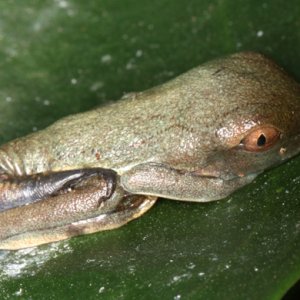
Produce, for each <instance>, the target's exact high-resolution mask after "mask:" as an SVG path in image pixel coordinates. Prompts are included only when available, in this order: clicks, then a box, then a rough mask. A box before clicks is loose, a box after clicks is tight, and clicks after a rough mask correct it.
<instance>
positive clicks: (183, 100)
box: [0, 52, 300, 249]
mask: <svg viewBox="0 0 300 300" xmlns="http://www.w3.org/2000/svg"><path fill="white" fill-rule="evenodd" d="M299 152H300V85H299V84H298V83H297V82H296V81H294V80H293V79H292V78H291V77H289V76H288V75H287V74H286V73H285V72H284V71H283V70H282V69H281V68H280V67H278V66H277V65H276V64H275V63H274V62H272V61H271V60H269V59H267V58H266V57H264V56H263V55H260V54H257V53H253V52H243V53H237V54H234V55H231V56H228V57H225V58H221V59H216V60H213V61H211V62H208V63H206V64H203V65H201V66H199V67H197V68H194V69H192V70H190V71H188V72H187V73H185V74H183V75H180V76H178V77H177V78H175V79H173V80H171V81H169V82H167V83H165V84H163V85H160V86H158V87H155V88H152V89H150V90H147V91H144V92H140V93H132V94H128V95H126V96H125V97H124V99H122V100H120V101H118V102H116V103H114V104H111V105H107V106H104V107H100V108H96V109H94V110H92V111H88V112H85V113H80V114H76V115H72V116H69V117H66V118H63V119H61V120H59V121H57V122H56V123H54V124H53V125H51V126H49V127H48V128H46V129H44V130H41V131H39V132H36V133H33V134H30V135H28V136H25V137H22V138H19V139H16V140H13V141H11V142H9V143H7V144H5V145H3V146H2V147H1V148H0V209H1V212H0V249H19V248H24V247H30V246H35V245H39V244H43V243H49V242H53V241H58V240H63V239H66V238H69V237H71V236H75V235H79V234H86V233H92V232H96V231H101V230H106V229H112V228H116V227H119V226H121V225H123V224H125V223H127V222H128V221H130V220H132V219H134V218H137V217H139V216H140V215H142V214H143V213H145V212H146V211H147V210H148V209H149V208H150V207H151V206H152V205H153V204H154V203H155V201H156V199H157V198H158V197H164V198H169V199H175V200H183V201H195V202H207V201H213V200H218V199H222V198H224V197H226V196H227V195H229V194H230V193H232V192H233V191H235V190H236V189H238V188H240V187H242V186H244V185H245V184H248V183H250V182H251V181H252V180H253V179H254V178H255V177H256V176H257V175H258V174H260V173H261V172H263V171H264V170H265V169H268V168H270V167H272V166H274V165H277V164H279V163H281V162H283V161H285V160H286V159H289V158H290V157H292V156H294V155H296V154H297V153H299Z"/></svg>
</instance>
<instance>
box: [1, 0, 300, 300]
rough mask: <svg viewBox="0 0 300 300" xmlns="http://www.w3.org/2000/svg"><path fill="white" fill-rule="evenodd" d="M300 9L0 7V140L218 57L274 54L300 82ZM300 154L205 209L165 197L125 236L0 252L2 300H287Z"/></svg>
mask: <svg viewBox="0 0 300 300" xmlns="http://www.w3.org/2000/svg"><path fill="white" fill-rule="evenodd" d="M299 15H300V6H299V5H298V1H296V0H291V1H289V2H286V1H281V0H275V1H273V0H272V1H271V0H267V1H263V2H261V1H258V0H256V1H248V2H246V1H242V0H237V1H230V0H222V1H221V0H213V1H209V0H202V1H197V0H190V1H179V0H176V1H174V0H173V1H171V0H152V1H138V0H124V1H117V0H102V1H96V0H90V1H79V0H51V1H50V0H44V1H42V0H24V1H17V0H14V1H13V0H11V1H2V2H1V3H0V140H1V142H5V141H8V140H10V139H12V138H15V137H18V136H21V135H24V134H27V133H29V132H32V131H35V130H37V129H41V128H43V127H45V126H46V125H48V124H50V123H52V122H53V121H55V120H57V119H58V118H60V117H62V116H64V115H67V114H71V113H75V112H79V111H84V110H87V109H90V108H92V107H94V106H95V105H99V104H103V103H104V102H105V101H107V100H111V99H112V100H115V99H118V98H120V97H121V96H122V94H123V93H125V92H131V91H139V90H144V89H146V88H149V87H152V86H154V85H157V84H159V83H163V82H165V81H167V80H168V79H170V78H173V77H174V76H176V75H177V74H180V73H182V72H184V71H186V70H188V69H190V68H191V67H194V66H197V65H199V64H200V63H202V62H204V61H207V60H209V59H211V58H213V57H218V56H222V55H225V54H227V53H231V52H236V51H241V50H256V51H260V52H263V53H265V54H268V55H269V56H271V57H273V58H274V59H275V60H276V61H277V62H278V63H280V64H281V65H282V66H284V67H285V68H286V69H287V70H288V71H289V72H290V73H292V74H294V76H295V77H296V78H298V80H299V79H300V68H299V65H300V56H299V48H300V23H299ZM299 170H300V157H299V156H298V157H297V158H295V159H293V160H292V161H290V162H288V163H286V164H284V165H282V166H280V167H278V168H276V169H273V170H271V171H269V172H267V173H265V174H264V175H262V176H260V177H259V178H258V179H257V180H256V181H255V182H254V183H253V184H251V185H249V186H247V187H245V188H243V189H242V190H239V191H237V192H236V193H235V194H233V195H232V196H231V197H229V198H227V199H225V200H222V201H218V202H214V203H209V204H195V203H182V202H176V201H167V200H164V199H161V200H160V201H159V203H158V204H157V205H156V206H155V207H154V208H152V209H151V211H150V212H149V213H147V214H146V215H144V216H143V217H141V218H140V219H138V220H136V221H133V222H131V223H130V224H128V225H127V226H124V227H122V228H120V229H118V230H114V231H109V232H102V233H98V234H93V235H89V236H84V237H79V238H74V239H72V240H69V241H65V242H62V243H58V244H51V245H44V246H41V247H38V248H34V249H27V250H22V251H17V252H5V251H2V252H0V266H1V271H0V287H1V297H2V298H3V299H14V298H21V299H60V298H61V299H82V298H84V299H97V298H101V299H280V298H281V297H282V295H283V294H284V293H285V292H286V291H287V290H288V289H289V288H290V287H291V285H293V283H294V282H296V281H297V280H298V279H299V278H300V252H299V249H300V219H299V209H300V174H299Z"/></svg>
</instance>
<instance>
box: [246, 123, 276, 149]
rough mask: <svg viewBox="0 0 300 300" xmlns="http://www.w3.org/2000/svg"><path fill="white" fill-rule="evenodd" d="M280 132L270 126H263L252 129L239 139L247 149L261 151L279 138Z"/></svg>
mask: <svg viewBox="0 0 300 300" xmlns="http://www.w3.org/2000/svg"><path fill="white" fill-rule="evenodd" d="M280 136H281V132H280V131H279V130H278V129H277V128H275V127H272V126H263V127H259V128H256V129H254V130H252V131H251V132H250V133H249V134H248V135H246V137H244V138H243V139H242V141H241V145H242V146H243V148H244V149H245V150H247V151H251V152H261V151H266V150H268V149H270V148H271V147H272V146H274V145H275V144H276V142H277V141H278V140H279V139H280Z"/></svg>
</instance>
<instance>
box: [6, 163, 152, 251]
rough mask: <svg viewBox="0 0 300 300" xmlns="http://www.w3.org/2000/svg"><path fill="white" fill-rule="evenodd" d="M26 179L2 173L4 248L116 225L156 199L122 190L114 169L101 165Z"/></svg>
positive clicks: (150, 204)
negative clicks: (9, 178) (14, 177)
mask: <svg viewBox="0 0 300 300" xmlns="http://www.w3.org/2000/svg"><path fill="white" fill-rule="evenodd" d="M22 179H23V180H21V179H20V178H19V179H15V180H14V181H12V179H11V180H9V181H8V178H7V179H6V181H5V179H4V178H3V177H2V182H1V192H2V194H0V197H1V198H0V201H1V203H2V212H0V249H9V250H13V249H20V248H26V247H31V246H36V245H40V244H44V243H50V242H54V241H59V240H63V239H67V238H70V237H72V236H76V235H82V234H88V233H93V232H97V231H101V230H108V229H113V228H117V227H119V226H121V225H124V224H125V223H127V222H128V221H130V220H132V219H135V218H137V217H138V216H140V215H141V214H143V213H144V212H145V211H147V210H148V209H149V208H150V207H151V206H152V205H153V204H154V203H155V200H156V198H155V197H149V196H147V197H146V196H138V195H130V194H124V191H123V190H122V189H120V188H118V177H117V175H116V173H115V172H114V171H112V170H106V169H100V168H98V169H82V170H74V171H65V172H59V173H52V174H48V175H44V176H41V175H34V176H26V177H25V178H22ZM10 195H11V199H12V201H11V203H9V201H8V200H9V196H10ZM3 200H5V201H3Z"/></svg>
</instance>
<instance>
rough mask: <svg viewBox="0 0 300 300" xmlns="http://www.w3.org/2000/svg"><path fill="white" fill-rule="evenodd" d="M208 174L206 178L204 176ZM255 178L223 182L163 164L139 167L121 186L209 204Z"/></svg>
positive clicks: (198, 171)
mask: <svg viewBox="0 0 300 300" xmlns="http://www.w3.org/2000/svg"><path fill="white" fill-rule="evenodd" d="M205 173H206V174H205ZM255 176H256V174H249V175H246V176H242V177H239V176H235V177H234V176H232V178H228V179H227V178H223V177H222V176H218V175H217V174H215V173H212V174H207V172H206V171H204V169H202V170H196V171H193V172H191V171H186V170H178V169H174V168H172V167H169V166H167V165H165V164H160V163H144V164H139V165H136V166H135V167H133V168H132V169H130V170H129V171H127V172H125V173H124V174H122V176H121V179H120V184H121V186H122V187H123V188H124V189H125V190H126V191H128V192H130V193H133V194H140V195H153V196H157V197H164V198H168V199H175V200H182V201H196V202H207V201H213V200H219V199H222V198H224V197H226V196H228V195H229V194H231V193H232V192H233V191H235V190H236V189H237V188H238V187H240V186H243V185H245V184H247V183H250V182H251V181H252V180H253V179H254V178H255Z"/></svg>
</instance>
